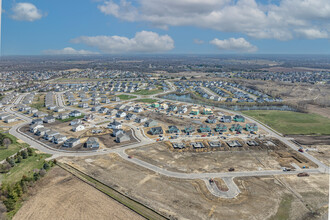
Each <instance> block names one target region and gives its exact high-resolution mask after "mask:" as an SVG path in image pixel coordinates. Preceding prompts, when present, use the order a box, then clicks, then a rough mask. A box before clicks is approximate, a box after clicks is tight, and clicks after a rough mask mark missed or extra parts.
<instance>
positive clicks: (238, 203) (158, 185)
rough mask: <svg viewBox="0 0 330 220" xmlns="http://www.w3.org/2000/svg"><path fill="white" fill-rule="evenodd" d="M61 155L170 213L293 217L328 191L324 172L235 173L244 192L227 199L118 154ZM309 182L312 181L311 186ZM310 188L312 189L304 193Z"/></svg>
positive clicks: (320, 206) (322, 202) (318, 205)
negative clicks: (299, 174)
mask: <svg viewBox="0 0 330 220" xmlns="http://www.w3.org/2000/svg"><path fill="white" fill-rule="evenodd" d="M61 161H63V162H68V163H70V164H71V165H73V166H75V167H76V168H78V169H80V170H82V171H84V172H86V173H88V174H89V175H91V176H92V177H94V178H97V179H100V180H101V181H103V182H105V183H107V184H108V185H110V186H112V187H113V188H115V189H117V190H119V191H121V192H123V193H124V194H125V195H128V196H130V197H132V198H134V199H137V200H138V201H141V202H143V203H144V204H146V205H148V206H150V207H152V208H154V209H155V210H157V211H159V212H161V213H162V214H164V215H166V216H168V217H169V218H171V219H219V218H220V219H221V218H224V219H267V218H270V217H272V216H274V219H279V218H277V215H282V214H281V213H284V215H285V216H289V218H287V219H297V218H298V217H299V218H303V217H304V216H309V215H310V212H311V211H310V210H309V209H307V208H306V204H305V203H307V204H309V205H310V206H311V207H312V208H311V209H312V210H317V211H320V212H321V213H323V212H324V206H326V204H327V199H328V196H327V195H328V193H329V192H328V188H327V184H328V175H324V174H316V175H311V176H310V177H309V178H305V179H301V178H299V177H296V176H281V177H280V178H279V179H278V178H277V177H276V178H275V179H274V177H272V176H270V177H245V178H237V179H235V182H236V184H237V185H238V186H239V188H240V189H241V191H242V193H241V194H240V195H239V196H238V197H236V198H235V199H231V200H227V199H221V198H216V197H214V196H212V195H211V194H210V193H209V191H208V190H207V189H206V187H205V185H204V184H203V182H202V181H200V180H181V179H174V178H168V177H165V176H161V175H157V174H155V173H153V172H151V171H148V170H145V169H144V168H141V167H138V166H135V165H133V164H131V163H127V162H126V161H124V160H122V159H121V158H119V157H118V156H116V155H104V156H94V157H88V158H63V159H61ZM123 173H125V175H122V174H123ZM109 174H111V175H109ZM283 182H284V183H283ZM298 185H299V187H298V188H297V186H298ZM310 185H313V188H312V189H310ZM292 188H293V189H295V191H294V193H293V192H292V191H291V189H292ZM196 190H197V192H196ZM315 190H317V193H316V194H315ZM310 191H313V192H314V193H313V192H311V193H305V192H310ZM300 193H305V194H303V195H302V198H303V199H302V200H301V198H300V197H298V198H296V194H297V195H299V194H300ZM287 194H289V195H292V194H293V196H292V200H291V201H290V209H288V208H287V207H286V206H285V207H283V206H280V203H281V201H282V200H283V199H286V198H287ZM319 197H322V199H319ZM260 210H264V211H263V212H260ZM296 210H299V212H298V211H296ZM278 212H279V213H278Z"/></svg>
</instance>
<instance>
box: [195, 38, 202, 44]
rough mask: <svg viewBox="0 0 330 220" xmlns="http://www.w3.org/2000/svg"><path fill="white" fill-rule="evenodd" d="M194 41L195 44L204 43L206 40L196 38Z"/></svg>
mask: <svg viewBox="0 0 330 220" xmlns="http://www.w3.org/2000/svg"><path fill="white" fill-rule="evenodd" d="M194 43H195V44H204V41H203V40H200V39H194Z"/></svg>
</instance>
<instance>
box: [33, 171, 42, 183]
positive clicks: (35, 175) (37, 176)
mask: <svg viewBox="0 0 330 220" xmlns="http://www.w3.org/2000/svg"><path fill="white" fill-rule="evenodd" d="M33 179H34V181H37V180H39V179H40V175H39V172H38V173H34V174H33Z"/></svg>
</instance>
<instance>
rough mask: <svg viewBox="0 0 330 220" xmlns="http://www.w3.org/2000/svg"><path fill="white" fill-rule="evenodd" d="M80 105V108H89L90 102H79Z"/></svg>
mask: <svg viewBox="0 0 330 220" xmlns="http://www.w3.org/2000/svg"><path fill="white" fill-rule="evenodd" d="M78 107H79V108H88V103H87V102H82V103H79V105H78Z"/></svg>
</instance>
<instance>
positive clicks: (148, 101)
mask: <svg viewBox="0 0 330 220" xmlns="http://www.w3.org/2000/svg"><path fill="white" fill-rule="evenodd" d="M135 101H136V102H144V103H155V102H157V100H156V99H137V100H135Z"/></svg>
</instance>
